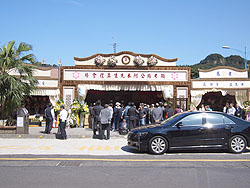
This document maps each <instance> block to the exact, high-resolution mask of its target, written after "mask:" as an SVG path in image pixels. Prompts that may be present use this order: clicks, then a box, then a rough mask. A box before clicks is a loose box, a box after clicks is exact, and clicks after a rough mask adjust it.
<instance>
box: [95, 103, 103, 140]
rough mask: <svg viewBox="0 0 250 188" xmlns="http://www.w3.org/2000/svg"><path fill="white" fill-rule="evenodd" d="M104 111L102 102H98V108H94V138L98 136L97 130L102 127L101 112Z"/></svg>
mask: <svg viewBox="0 0 250 188" xmlns="http://www.w3.org/2000/svg"><path fill="white" fill-rule="evenodd" d="M102 109H103V106H101V101H100V100H98V101H97V102H96V106H94V108H93V112H94V114H93V115H94V127H93V134H94V136H96V131H97V128H98V125H99V127H100V124H101V122H100V112H101V110H102Z"/></svg>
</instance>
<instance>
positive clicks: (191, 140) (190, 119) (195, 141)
mask: <svg viewBox="0 0 250 188" xmlns="http://www.w3.org/2000/svg"><path fill="white" fill-rule="evenodd" d="M203 117H204V113H195V114H190V115H188V116H185V117H184V118H182V119H180V120H179V121H177V122H176V123H175V124H174V125H173V126H172V127H171V128H169V129H168V130H167V135H168V137H169V140H170V146H171V147H183V146H199V145H201V144H202V138H203V134H204V132H203V131H202V128H203V127H202V124H203V122H204V118H203Z"/></svg>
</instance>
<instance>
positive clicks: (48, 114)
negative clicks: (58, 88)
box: [44, 103, 53, 134]
mask: <svg viewBox="0 0 250 188" xmlns="http://www.w3.org/2000/svg"><path fill="white" fill-rule="evenodd" d="M51 105H52V104H51V103H49V104H48V105H47V108H46V109H45V118H46V127H45V131H44V133H46V134H50V131H51V129H52V124H53V116H52V114H51Z"/></svg>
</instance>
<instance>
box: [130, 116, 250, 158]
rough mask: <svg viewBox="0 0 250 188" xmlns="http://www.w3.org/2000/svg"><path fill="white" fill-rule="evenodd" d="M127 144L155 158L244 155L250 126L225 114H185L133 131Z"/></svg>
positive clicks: (249, 140)
mask: <svg viewBox="0 0 250 188" xmlns="http://www.w3.org/2000/svg"><path fill="white" fill-rule="evenodd" d="M127 140H128V146H130V147H131V148H135V149H137V150H140V151H149V152H150V153H152V154H163V153H165V152H166V151H168V150H173V149H197V148H223V149H228V150H229V151H230V152H233V153H242V152H244V151H245V149H246V147H247V146H250V122H247V121H245V120H242V119H240V118H238V117H235V116H231V115H228V114H225V113H222V112H184V113H179V114H176V115H175V116H172V117H171V118H169V119H167V120H165V121H163V122H161V123H160V124H154V125H148V126H143V127H139V128H136V129H133V130H131V131H130V132H129V134H128V138H127Z"/></svg>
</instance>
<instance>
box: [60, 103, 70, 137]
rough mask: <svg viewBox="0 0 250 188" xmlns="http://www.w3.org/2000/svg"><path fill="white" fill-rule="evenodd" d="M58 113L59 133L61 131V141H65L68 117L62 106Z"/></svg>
mask: <svg viewBox="0 0 250 188" xmlns="http://www.w3.org/2000/svg"><path fill="white" fill-rule="evenodd" d="M60 110H61V111H60V113H59V122H60V123H59V127H60V131H61V135H62V136H61V139H62V140H66V139H67V134H66V130H65V128H66V120H67V117H68V112H67V111H66V110H65V109H64V106H63V105H62V106H61V107H60Z"/></svg>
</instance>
